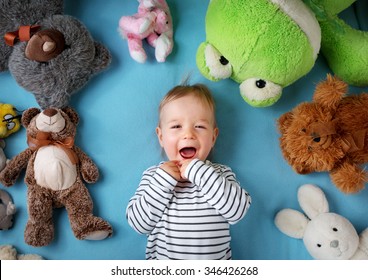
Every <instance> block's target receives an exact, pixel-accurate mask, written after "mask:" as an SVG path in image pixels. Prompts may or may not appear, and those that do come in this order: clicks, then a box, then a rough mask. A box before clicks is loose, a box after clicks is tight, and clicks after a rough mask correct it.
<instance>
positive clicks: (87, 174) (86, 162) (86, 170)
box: [74, 147, 100, 183]
mask: <svg viewBox="0 0 368 280" xmlns="http://www.w3.org/2000/svg"><path fill="white" fill-rule="evenodd" d="M74 149H75V152H76V153H77V156H78V159H79V166H80V172H81V174H82V177H83V179H84V180H85V181H86V182H87V183H96V182H97V180H98V178H99V176H100V174H99V171H98V167H97V165H96V164H95V163H94V162H93V161H92V159H91V158H90V157H89V156H87V154H85V153H84V152H83V151H82V150H81V149H80V148H78V147H74Z"/></svg>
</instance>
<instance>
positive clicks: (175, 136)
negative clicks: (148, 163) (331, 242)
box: [156, 96, 218, 161]
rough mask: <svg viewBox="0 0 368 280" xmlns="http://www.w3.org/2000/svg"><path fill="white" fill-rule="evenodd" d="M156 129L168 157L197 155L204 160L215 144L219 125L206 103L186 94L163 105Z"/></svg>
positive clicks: (193, 156) (176, 157) (184, 157)
mask: <svg viewBox="0 0 368 280" xmlns="http://www.w3.org/2000/svg"><path fill="white" fill-rule="evenodd" d="M156 132H157V136H158V140H159V142H160V145H161V147H163V149H164V150H165V153H166V156H167V157H168V159H169V160H179V161H182V160H185V159H194V158H197V159H200V160H202V161H204V160H206V158H207V156H208V155H209V153H210V151H211V149H212V147H213V145H214V144H215V141H216V138H217V135H218V128H217V127H216V126H215V116H214V113H213V111H212V110H211V108H210V106H209V105H207V104H205V103H204V102H202V101H201V100H199V99H198V98H195V97H193V96H185V97H181V98H178V99H176V100H173V101H170V102H169V103H167V104H166V105H165V106H164V107H163V108H162V110H161V114H160V126H159V127H157V129H156Z"/></svg>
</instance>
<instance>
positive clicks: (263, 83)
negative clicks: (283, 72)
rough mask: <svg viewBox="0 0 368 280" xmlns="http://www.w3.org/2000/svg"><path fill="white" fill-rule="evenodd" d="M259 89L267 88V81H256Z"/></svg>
mask: <svg viewBox="0 0 368 280" xmlns="http://www.w3.org/2000/svg"><path fill="white" fill-rule="evenodd" d="M256 86H257V88H264V87H265V86H266V81H264V80H257V81H256Z"/></svg>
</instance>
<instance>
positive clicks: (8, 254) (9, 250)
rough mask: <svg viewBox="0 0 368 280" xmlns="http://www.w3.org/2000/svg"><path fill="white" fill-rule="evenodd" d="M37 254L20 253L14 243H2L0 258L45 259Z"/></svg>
mask: <svg viewBox="0 0 368 280" xmlns="http://www.w3.org/2000/svg"><path fill="white" fill-rule="evenodd" d="M43 259H44V258H43V257H42V256H40V255H37V254H18V252H17V250H16V249H15V248H14V246H12V245H0V260H43Z"/></svg>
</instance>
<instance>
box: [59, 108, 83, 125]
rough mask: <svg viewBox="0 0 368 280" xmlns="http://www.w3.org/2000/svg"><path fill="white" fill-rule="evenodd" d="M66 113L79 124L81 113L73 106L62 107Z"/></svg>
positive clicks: (73, 121)
mask: <svg viewBox="0 0 368 280" xmlns="http://www.w3.org/2000/svg"><path fill="white" fill-rule="evenodd" d="M62 110H63V112H64V113H65V114H67V115H68V117H69V119H70V121H71V122H72V123H74V124H75V125H77V124H78V123H79V115H78V113H77V111H75V110H74V109H73V108H72V107H65V108H63V109H62Z"/></svg>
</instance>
